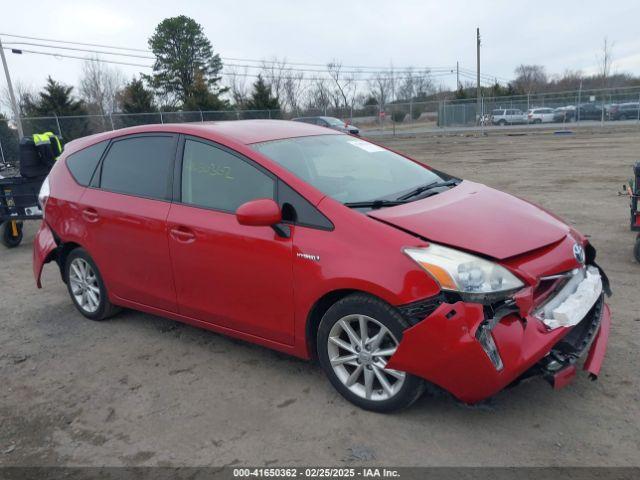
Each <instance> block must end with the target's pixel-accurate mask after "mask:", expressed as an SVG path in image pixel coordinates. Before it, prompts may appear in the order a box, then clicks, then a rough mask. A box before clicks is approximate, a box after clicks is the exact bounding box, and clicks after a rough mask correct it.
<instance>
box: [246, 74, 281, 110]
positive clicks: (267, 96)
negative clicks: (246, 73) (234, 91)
mask: <svg viewBox="0 0 640 480" xmlns="http://www.w3.org/2000/svg"><path fill="white" fill-rule="evenodd" d="M247 108H248V109H249V110H280V102H279V101H278V98H277V97H274V96H273V94H272V93H271V86H270V85H267V84H266V83H265V81H264V79H263V78H262V75H258V80H256V81H255V83H254V84H253V91H252V92H251V97H250V98H249V100H248V101H247ZM272 117H273V115H272Z"/></svg>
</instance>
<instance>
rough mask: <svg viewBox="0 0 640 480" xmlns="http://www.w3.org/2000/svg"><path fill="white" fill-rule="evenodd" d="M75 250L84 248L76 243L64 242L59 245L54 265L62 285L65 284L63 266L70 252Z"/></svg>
mask: <svg viewBox="0 0 640 480" xmlns="http://www.w3.org/2000/svg"><path fill="white" fill-rule="evenodd" d="M77 248H84V247H83V246H82V245H80V244H79V243H76V242H64V243H60V245H59V246H58V250H57V253H56V258H55V260H56V263H57V264H58V268H59V269H60V276H61V277H62V281H63V282H64V283H67V282H66V279H65V277H64V267H65V264H66V263H67V257H68V256H69V254H70V253H71V252H72V251H74V250H75V249H77Z"/></svg>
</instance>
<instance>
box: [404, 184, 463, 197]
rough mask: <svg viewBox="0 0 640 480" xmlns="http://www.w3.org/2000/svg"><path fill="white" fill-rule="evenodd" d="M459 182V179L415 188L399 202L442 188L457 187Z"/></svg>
mask: <svg viewBox="0 0 640 480" xmlns="http://www.w3.org/2000/svg"><path fill="white" fill-rule="evenodd" d="M458 182H459V180H458V179H451V180H446V181H444V182H432V183H428V184H427V185H421V186H420V187H417V188H414V189H413V190H411V191H410V192H409V193H405V194H404V195H402V196H401V197H398V200H408V199H409V198H412V197H415V196H417V195H420V194H421V193H425V192H428V191H429V190H433V189H436V188H440V187H451V186H452V185H457V184H458Z"/></svg>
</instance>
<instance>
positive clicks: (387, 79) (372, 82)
mask: <svg viewBox="0 0 640 480" xmlns="http://www.w3.org/2000/svg"><path fill="white" fill-rule="evenodd" d="M368 83H369V90H370V91H371V96H372V97H373V98H375V99H376V101H377V102H378V105H379V107H380V110H381V111H384V109H385V106H386V105H387V103H388V102H390V101H392V99H393V98H392V97H393V94H394V92H393V90H394V87H395V75H394V73H393V71H386V72H376V73H375V74H374V75H372V76H371V77H370V78H369V80H368Z"/></svg>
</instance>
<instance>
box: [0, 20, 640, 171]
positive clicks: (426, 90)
mask: <svg viewBox="0 0 640 480" xmlns="http://www.w3.org/2000/svg"><path fill="white" fill-rule="evenodd" d="M148 43H149V48H150V49H151V51H152V52H153V55H154V58H155V61H154V63H153V67H152V71H151V73H149V74H144V73H141V74H140V75H138V76H134V77H133V78H131V79H129V80H126V79H125V78H124V76H123V74H122V73H121V71H120V70H119V69H117V68H113V67H110V66H108V65H107V64H106V63H103V62H101V61H100V59H99V58H97V57H95V58H90V59H88V60H86V61H85V62H84V64H83V68H82V74H81V77H80V80H79V83H78V85H77V87H73V86H69V85H64V84H63V83H61V82H58V81H56V80H54V79H53V78H52V77H51V76H49V77H48V78H47V80H46V84H45V85H44V87H43V88H42V90H41V91H40V92H37V93H36V92H33V91H31V90H30V89H29V88H26V87H25V86H24V85H23V84H20V83H18V84H17V85H16V94H17V95H16V96H17V100H18V110H19V112H20V115H21V116H22V117H28V118H29V120H28V121H29V122H30V123H31V125H30V127H31V128H30V130H33V131H42V130H51V131H58V129H59V130H61V131H62V132H63V137H64V140H66V141H68V140H72V139H74V138H78V137H81V136H84V135H87V134H89V133H92V132H95V131H100V130H108V129H110V128H114V127H115V128H118V127H123V126H130V125H136V124H141V123H150V121H149V118H145V117H142V116H135V114H141V113H149V112H159V111H162V112H191V111H196V112H197V111H201V112H202V111H246V110H261V111H262V110H269V111H270V115H269V117H270V118H278V116H279V115H280V114H281V112H283V111H286V112H287V113H289V114H291V115H300V114H301V113H302V112H304V111H315V112H317V114H320V113H322V112H325V111H327V110H330V111H331V112H333V113H334V114H335V115H337V116H341V117H343V118H347V117H349V116H351V115H352V114H354V113H355V114H356V115H362V114H368V115H373V114H377V113H378V112H379V111H384V110H387V109H388V110H391V111H393V120H394V121H402V120H403V119H404V118H405V117H406V115H407V113H409V111H408V110H407V109H406V107H405V106H404V104H406V103H409V102H413V103H414V104H415V105H413V108H412V109H411V111H410V112H411V114H412V115H413V116H414V118H417V117H419V116H420V115H421V113H422V106H421V103H420V102H428V101H437V100H443V99H456V98H457V99H463V98H474V97H475V96H476V85H475V84H474V83H472V82H467V83H465V84H460V85H459V86H458V88H457V89H456V90H450V89H447V88H444V87H443V86H436V84H435V82H434V78H433V75H432V74H431V72H430V71H429V70H428V69H424V68H422V69H416V68H404V69H402V70H394V69H393V68H391V67H389V68H386V69H382V70H381V71H374V72H363V71H359V70H357V69H356V70H354V67H344V66H343V65H342V63H341V62H339V61H337V60H333V61H331V62H329V63H328V64H327V65H326V69H324V70H321V71H318V70H316V72H320V73H310V71H309V70H306V71H305V70H304V69H298V68H295V67H293V66H292V65H290V64H288V63H287V62H286V60H284V59H282V60H281V59H278V58H274V59H271V60H269V61H264V62H263V64H262V65H261V67H260V73H259V74H258V75H257V76H256V75H255V74H253V73H251V72H252V71H250V70H249V68H248V67H246V66H245V67H237V66H228V67H227V68H226V69H225V73H224V76H223V72H222V71H223V62H222V59H221V58H220V55H219V54H217V53H215V52H214V49H213V47H212V45H211V42H210V41H209V39H208V38H207V37H206V35H205V34H204V31H203V29H202V26H201V25H200V24H198V23H197V22H196V21H195V20H193V19H192V18H189V17H186V16H184V15H180V16H177V17H172V18H167V19H165V20H163V21H162V22H160V23H159V24H158V25H157V27H156V29H155V31H154V32H153V35H152V36H151V37H150V38H149V42H148ZM611 50H612V44H611V43H610V42H608V40H607V39H606V38H605V40H604V45H603V49H602V53H601V55H600V56H599V57H598V62H599V71H598V72H597V73H594V74H592V75H587V76H585V75H582V74H581V72H577V71H566V72H564V73H563V74H562V75H558V76H552V75H549V74H548V73H547V72H546V70H545V67H544V66H542V65H519V66H518V67H517V68H516V69H515V71H514V78H513V80H512V81H510V82H506V83H499V82H498V81H496V82H495V83H494V84H493V85H490V86H483V87H482V88H481V90H482V91H481V93H482V95H483V96H485V97H497V96H511V95H526V94H531V93H543V92H552V91H568V90H577V89H578V88H580V87H582V88H583V89H590V88H607V87H622V86H640V78H639V77H634V76H631V75H628V74H622V73H617V74H616V73H614V74H612V73H611V64H612V54H611ZM4 97H5V98H4V99H3V102H4V104H5V107H8V108H7V109H8V110H9V109H10V108H9V107H10V106H9V104H8V95H4ZM389 107H392V108H389ZM114 113H117V114H123V115H119V119H118V124H117V125H114V124H113V123H111V124H109V122H113V119H109V118H108V117H109V115H110V114H114ZM127 114H130V116H127ZM396 114H397V115H396ZM249 115H250V114H249ZM34 117H58V120H57V121H55V120H52V118H48V119H37V118H34ZM69 117H75V118H69ZM202 118H204V117H202ZM234 118H236V117H234ZM237 118H240V117H239V116H238V117H237ZM157 121H159V119H158V120H157ZM14 136H15V133H14V132H13V131H12V130H11V129H9V128H8V125H7V119H6V118H5V117H3V116H2V115H1V114H0V142H2V146H3V147H4V154H5V158H7V157H8V158H9V160H12V159H14V157H15V156H16V155H17V150H16V148H17V147H16V146H15V145H16V143H17V142H16V141H15V139H14V138H13V137H14Z"/></svg>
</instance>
